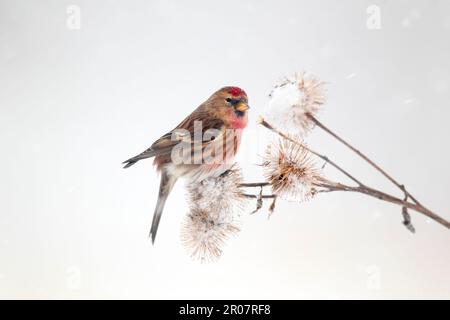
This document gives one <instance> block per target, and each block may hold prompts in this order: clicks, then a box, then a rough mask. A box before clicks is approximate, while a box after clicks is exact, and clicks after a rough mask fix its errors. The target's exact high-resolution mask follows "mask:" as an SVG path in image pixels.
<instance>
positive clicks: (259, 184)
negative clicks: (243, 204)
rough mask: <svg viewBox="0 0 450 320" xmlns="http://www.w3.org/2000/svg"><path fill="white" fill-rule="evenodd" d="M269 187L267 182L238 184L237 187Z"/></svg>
mask: <svg viewBox="0 0 450 320" xmlns="http://www.w3.org/2000/svg"><path fill="white" fill-rule="evenodd" d="M266 186H270V183H269V182H252V183H241V184H239V187H241V188H257V187H258V188H259V187H266Z"/></svg>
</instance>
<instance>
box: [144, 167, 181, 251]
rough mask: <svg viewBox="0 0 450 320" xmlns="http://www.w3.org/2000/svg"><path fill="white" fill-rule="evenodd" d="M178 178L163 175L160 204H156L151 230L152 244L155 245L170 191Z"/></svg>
mask: <svg viewBox="0 0 450 320" xmlns="http://www.w3.org/2000/svg"><path fill="white" fill-rule="evenodd" d="M176 181H177V178H175V177H173V176H169V174H167V173H166V172H164V171H163V172H162V173H161V184H160V186H159V195H158V202H157V203H156V208H155V213H154V214H153V221H152V227H151V229H150V234H149V237H151V238H152V244H154V243H155V238H156V232H157V231H158V226H159V221H160V219H161V215H162V213H163V210H164V205H165V204H166V200H167V197H168V196H169V193H170V191H172V188H173V186H174V185H175V182H176Z"/></svg>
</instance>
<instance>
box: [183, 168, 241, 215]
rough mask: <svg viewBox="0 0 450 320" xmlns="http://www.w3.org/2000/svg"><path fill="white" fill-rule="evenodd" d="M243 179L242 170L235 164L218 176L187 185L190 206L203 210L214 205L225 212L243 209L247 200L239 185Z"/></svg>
mask: <svg viewBox="0 0 450 320" xmlns="http://www.w3.org/2000/svg"><path fill="white" fill-rule="evenodd" d="M242 180H243V178H242V170H241V168H240V167H239V166H238V165H237V164H234V165H233V166H232V167H231V168H230V169H229V170H227V171H225V172H224V173H222V174H221V175H220V176H218V177H209V178H207V179H204V180H202V181H201V182H199V183H191V184H190V185H188V186H187V191H188V197H189V198H188V201H189V206H190V207H191V208H192V207H195V208H197V209H201V210H210V209H211V207H214V208H216V209H217V210H219V211H223V212H230V211H234V212H237V211H241V210H242V208H243V207H244V204H245V201H246V198H244V197H242V193H241V190H240V187H239V185H240V184H241V183H242Z"/></svg>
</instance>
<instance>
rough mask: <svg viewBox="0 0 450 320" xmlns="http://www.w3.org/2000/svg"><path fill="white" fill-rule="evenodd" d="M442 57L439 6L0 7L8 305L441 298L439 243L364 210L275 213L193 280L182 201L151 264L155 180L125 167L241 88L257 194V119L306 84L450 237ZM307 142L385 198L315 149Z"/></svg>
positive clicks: (445, 10)
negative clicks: (272, 96) (311, 79)
mask: <svg viewBox="0 0 450 320" xmlns="http://www.w3.org/2000/svg"><path fill="white" fill-rule="evenodd" d="M70 4H75V5H78V6H79V8H80V9H81V29H79V30H71V29H69V28H68V27H67V26H66V19H67V14H66V9H67V6H68V5H70ZM370 5H378V6H379V8H380V9H381V29H379V30H370V29H368V28H367V25H366V20H367V18H368V15H367V13H366V9H367V8H368V7H369V6H370ZM449 56H450V2H449V1H446V0H440V1H439V0H435V1H425V0H423V1H357V0H354V1H331V0H330V1H217V2H213V1H189V2H187V1H144V0H142V1H136V0H134V1H56V0H54V1H48V0H47V1H39V2H38V1H31V0H29V1H24V0H21V1H17V0H14V1H12V0H10V1H8V0H0V88H1V89H0V133H1V134H0V144H1V148H2V156H1V157H0V181H1V182H0V195H1V201H0V297H2V298H275V299H277V298H374V299H377V298H450V250H449V245H450V231H449V230H446V229H445V228H444V227H442V226H440V225H438V224H436V223H434V222H430V221H427V219H426V218H425V217H423V216H421V215H418V214H415V213H414V214H412V218H413V222H414V225H415V227H416V229H417V233H416V234H415V235H412V234H410V233H409V232H408V231H407V230H406V229H405V228H404V227H403V226H402V224H401V214H400V211H401V210H400V208H399V207H396V206H394V205H390V204H386V203H383V202H378V201H376V200H372V199H368V198H365V197H363V196H358V195H351V194H327V195H322V196H319V197H317V198H316V199H314V200H313V201H311V202H308V203H304V204H295V203H282V202H280V203H279V204H278V207H277V209H276V212H275V214H274V216H273V217H272V218H271V219H270V220H267V211H266V210H262V211H261V212H260V213H258V214H257V215H253V216H250V217H246V218H245V219H244V223H243V225H242V232H241V233H240V235H239V236H238V237H237V238H234V239H232V240H231V241H230V242H229V245H228V246H227V247H226V248H225V253H224V255H223V257H222V258H221V259H220V260H219V262H217V263H213V264H200V263H198V262H195V261H192V260H191V259H190V257H189V256H188V255H187V254H186V253H185V251H184V249H183V247H182V246H181V243H180V238H179V233H180V232H179V231H180V223H181V221H182V218H183V216H184V215H185V214H186V212H187V207H186V203H185V196H184V191H183V185H182V184H181V183H180V184H178V185H177V186H176V188H175V190H174V192H173V193H172V194H171V196H170V197H169V200H168V203H167V205H166V208H165V211H164V215H163V217H162V221H161V225H160V228H159V231H158V237H157V239H156V244H155V246H152V245H151V242H150V241H149V240H148V238H147V234H148V230H149V228H150V223H151V218H152V214H153V210H154V206H155V202H156V197H157V190H158V184H159V179H158V177H157V175H156V173H155V172H154V170H153V168H152V166H151V161H144V162H142V163H139V164H137V165H136V166H133V167H132V168H130V169H127V170H123V169H122V167H121V165H120V163H121V161H123V160H125V159H127V158H129V157H130V156H133V155H135V154H137V153H139V152H141V151H143V150H144V149H145V148H146V147H148V146H149V145H150V144H151V143H152V142H153V141H154V140H155V139H157V138H158V137H159V136H160V135H161V134H163V133H165V132H167V131H168V130H170V129H172V128H173V127H174V126H175V125H176V124H177V123H179V122H180V120H182V119H183V118H184V117H185V116H186V115H187V114H189V113H190V112H191V111H192V110H193V109H194V108H195V107H196V106H198V105H199V104H200V103H201V102H202V101H203V100H205V99H206V98H207V97H208V96H209V95H210V94H211V93H212V92H213V91H215V90H217V89H218V88H220V87H222V86H225V85H237V86H240V87H242V88H244V89H245V90H246V91H247V93H248V95H249V99H250V104H251V106H252V109H251V110H250V111H251V118H250V123H251V125H250V128H249V132H247V135H246V136H245V141H244V144H243V146H242V149H241V155H240V158H241V161H242V166H243V168H244V173H245V176H246V178H247V180H249V181H257V180H261V176H260V174H261V173H260V168H259V167H258V166H256V165H255V164H257V163H259V162H260V158H258V157H257V155H256V153H257V148H256V147H258V146H259V147H260V150H261V149H262V147H263V146H264V139H262V137H263V134H264V132H259V133H258V131H257V126H256V124H255V120H256V117H257V115H258V114H260V113H262V112H263V110H264V105H265V103H266V102H267V94H268V93H269V91H270V88H271V86H272V85H273V84H274V82H275V81H276V80H277V79H278V78H279V77H281V76H284V75H287V74H290V73H292V72H295V71H301V70H307V71H310V72H312V73H314V74H316V75H318V76H319V77H320V78H321V79H322V80H324V81H327V82H328V83H329V84H328V103H327V105H326V107H325V109H324V111H323V112H322V113H321V115H320V118H321V119H322V120H323V121H324V122H325V123H326V124H328V125H329V126H330V127H332V128H334V129H335V130H336V131H337V132H338V133H340V134H342V135H343V136H344V137H346V138H348V139H349V140H350V141H352V142H353V143H354V144H355V145H356V146H358V147H359V148H360V149H362V150H363V151H365V152H366V153H367V154H368V155H369V156H371V157H372V158H373V159H374V160H376V161H377V162H379V163H380V164H381V165H382V166H383V167H384V168H385V169H386V170H387V171H388V172H391V173H393V175H394V176H395V177H396V178H397V179H398V180H400V181H401V182H403V183H405V184H406V185H407V186H408V188H409V189H410V191H411V193H413V194H414V195H416V196H417V198H418V199H419V200H420V201H422V202H423V203H424V204H425V205H426V206H428V207H429V208H430V209H432V210H434V211H435V212H437V213H439V214H441V215H442V216H444V217H446V218H447V219H450V208H449V206H448V201H449V199H448V190H449V189H450V170H449V167H448V163H450V152H449V151H450V147H449V143H448V137H449V136H450V126H449V125H448V123H449V117H450V111H449V102H448V101H449V99H450V60H449V58H448V57H449ZM308 141H309V143H310V144H311V145H313V146H314V147H315V149H318V150H320V151H321V152H323V153H326V154H327V155H328V156H329V157H332V158H333V159H335V160H337V161H339V163H342V164H343V165H344V166H345V167H347V168H350V169H351V171H352V172H353V173H354V174H355V175H357V176H359V177H361V179H363V180H364V181H366V182H367V183H369V184H371V185H374V186H377V187H380V188H383V189H385V190H387V191H389V192H394V193H395V192H396V190H395V189H394V188H392V187H391V186H390V185H389V183H388V182H386V181H385V180H384V179H382V178H380V177H378V175H377V174H376V173H375V172H374V171H373V170H372V169H371V168H369V167H367V166H366V165H365V164H364V163H363V162H361V161H359V160H358V159H357V158H356V157H355V156H353V155H352V154H350V153H349V152H347V151H346V150H345V149H344V148H342V147H341V146H339V145H337V144H336V143H335V142H334V141H333V140H331V139H330V138H329V137H327V136H326V135H325V134H323V133H322V132H320V131H318V130H316V131H314V132H313V134H312V135H311V136H310V137H309V139H308ZM259 152H260V151H259ZM326 172H327V174H328V175H329V176H330V177H333V178H336V179H341V178H342V177H341V176H340V175H338V174H337V173H335V172H334V171H332V170H331V168H327V169H326ZM342 181H346V180H342ZM252 209H253V207H250V208H249V210H248V211H251V210H252Z"/></svg>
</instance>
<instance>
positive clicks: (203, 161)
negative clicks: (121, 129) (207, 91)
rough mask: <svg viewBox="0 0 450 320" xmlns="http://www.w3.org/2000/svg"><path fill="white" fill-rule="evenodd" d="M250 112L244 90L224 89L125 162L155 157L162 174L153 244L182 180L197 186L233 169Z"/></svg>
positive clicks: (154, 215)
mask: <svg viewBox="0 0 450 320" xmlns="http://www.w3.org/2000/svg"><path fill="white" fill-rule="evenodd" d="M248 109H249V106H248V98H247V94H246V93H245V91H244V90H242V89H240V88H238V87H224V88H222V89H220V90H218V91H216V92H215V93H214V94H213V95H211V97H209V98H208V100H206V101H205V102H203V103H202V104H201V105H200V106H199V107H198V108H197V109H195V110H194V112H192V113H191V114H190V115H189V116H188V117H187V118H186V119H184V120H183V121H182V122H181V123H180V124H179V125H178V126H177V127H176V128H175V129H173V130H172V131H170V132H168V133H166V134H165V135H163V136H162V137H161V138H159V139H158V140H156V141H155V142H154V143H153V144H152V145H151V146H150V147H149V148H148V149H147V150H145V151H144V152H142V153H140V154H138V155H137V156H135V157H133V158H130V159H128V160H126V161H124V162H123V164H125V166H124V168H128V167H130V166H132V165H134V164H135V163H136V162H138V161H140V160H143V159H147V158H152V157H155V159H154V162H153V164H154V165H155V166H156V169H157V171H158V172H160V173H161V183H160V186H159V195H158V201H157V204H156V208H155V212H154V214H153V221H152V226H151V229H150V234H149V237H151V238H152V243H154V242H155V237H156V232H157V231H158V225H159V221H160V219H161V215H162V212H163V209H164V205H165V203H166V200H167V197H168V196H169V193H170V191H171V190H172V188H173V186H174V185H175V183H176V181H177V180H178V178H181V177H183V178H186V179H187V181H188V183H197V182H200V181H202V180H204V179H206V178H209V177H217V176H220V175H221V174H222V173H224V172H226V171H227V170H228V169H229V168H230V167H231V166H232V165H233V161H232V160H233V158H234V156H235V155H236V153H237V151H238V149H239V145H240V141H241V135H242V130H243V129H245V127H246V126H247V122H248V114H247V110H248ZM186 150H187V151H186Z"/></svg>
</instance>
